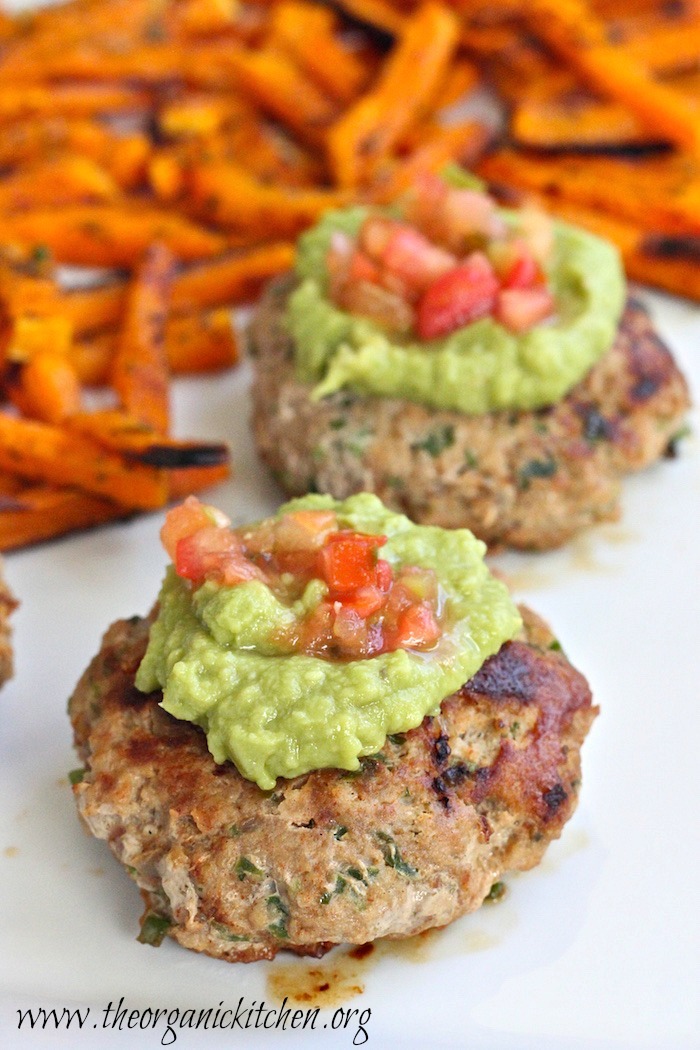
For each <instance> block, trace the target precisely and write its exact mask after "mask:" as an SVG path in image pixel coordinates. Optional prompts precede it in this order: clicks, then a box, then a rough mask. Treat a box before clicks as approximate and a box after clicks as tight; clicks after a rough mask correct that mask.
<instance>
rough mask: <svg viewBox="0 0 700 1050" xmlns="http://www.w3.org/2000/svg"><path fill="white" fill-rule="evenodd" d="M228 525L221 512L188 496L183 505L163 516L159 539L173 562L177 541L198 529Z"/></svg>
mask: <svg viewBox="0 0 700 1050" xmlns="http://www.w3.org/2000/svg"><path fill="white" fill-rule="evenodd" d="M214 524H217V525H229V524H230V522H229V519H228V518H227V517H226V515H225V514H222V513H221V511H219V510H216V509H215V508H214V507H209V506H207V505H205V504H204V503H200V501H199V500H198V499H197V497H196V496H188V497H187V499H186V500H185V502H184V503H181V504H179V506H177V507H172V508H171V510H169V511H168V513H167V514H166V515H165V521H164V523H163V527H162V528H161V530H160V539H161V542H162V544H163V546H164V547H165V549H166V551H167V552H168V554H169V556H170V558H171V560H173V561H174V560H175V550H176V548H177V544H178V541H179V540H181V539H183V537H185V536H190V535H191V534H192V533H194V532H198V531H199V529H206V528H209V527H210V526H211V525H214Z"/></svg>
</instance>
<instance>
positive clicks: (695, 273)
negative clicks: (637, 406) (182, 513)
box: [0, 0, 700, 550]
mask: <svg viewBox="0 0 700 1050" xmlns="http://www.w3.org/2000/svg"><path fill="white" fill-rule="evenodd" d="M699 87H700V0H674V2H668V0H589V2H588V3H584V2H583V0H494V2H490V3H487V2H485V0H452V2H447V0H423V2H420V3H415V2H413V0H336V2H334V3H322V2H318V0H69V2H67V3H63V4H60V5H59V6H54V7H49V8H40V9H36V10H34V11H32V12H30V13H25V14H21V15H15V16H12V15H10V14H2V13H0V377H1V381H2V391H3V396H4V400H5V405H4V406H3V409H2V410H1V411H0V550H8V549H11V548H14V547H19V546H24V545H26V544H30V543H33V542H37V541H39V540H44V539H48V538H50V537H53V536H56V535H60V534H62V533H64V532H67V531H70V530H73V529H76V528H84V527H87V526H90V525H94V524H98V523H101V522H104V521H109V520H113V519H117V518H121V517H124V516H127V515H129V514H133V513H136V512H140V511H146V510H153V509H157V508H159V507H162V506H164V505H165V504H167V503H168V502H169V501H171V500H173V499H177V498H180V497H182V496H183V495H184V494H186V493H188V492H193V491H199V490H201V489H204V488H206V487H208V486H210V485H213V484H215V483H216V482H218V481H220V480H223V479H224V478H225V477H227V476H228V475H229V471H230V464H229V454H228V450H227V448H226V446H225V445H224V444H212V443H206V442H202V441H197V440H183V439H180V438H176V437H175V436H173V435H172V428H171V424H170V416H169V410H168V405H169V391H170V378H171V376H173V375H178V374H183V373H196V372H202V371H207V370H213V369H220V368H226V367H230V366H231V365H234V364H235V363H236V362H237V361H238V359H239V339H238V336H237V333H236V329H235V327H233V326H232V320H231V307H235V306H238V305H240V304H244V303H249V302H252V301H254V300H255V298H256V296H257V294H258V293H259V291H260V289H261V287H262V286H263V285H264V284H265V282H266V281H267V280H268V279H270V278H271V277H274V276H275V275H277V274H279V273H282V272H284V271H285V270H287V269H289V267H290V266H291V264H292V261H293V251H294V249H293V243H294V239H295V238H296V236H297V235H298V234H299V233H300V232H301V231H302V230H303V229H305V228H306V227H308V226H309V225H310V224H312V223H313V222H314V221H315V220H316V219H317V218H318V217H319V216H320V215H321V214H323V212H324V211H325V210H326V209H328V208H332V207H336V206H342V205H344V204H346V203H348V202H350V201H354V200H362V201H367V202H372V203H388V202H391V201H393V200H395V199H396V198H398V197H400V196H401V194H402V193H404V192H405V191H406V190H407V189H408V188H409V187H410V186H411V185H412V183H413V182H414V181H415V179H416V178H417V177H419V176H420V175H421V173H424V172H439V171H441V170H442V169H443V168H444V167H445V165H446V164H448V163H450V162H457V163H460V164H463V165H466V166H468V167H471V168H473V169H475V170H476V171H477V172H478V173H479V174H480V175H481V176H482V177H483V178H484V179H486V180H487V181H488V183H489V184H490V185H491V186H492V187H493V188H494V189H495V190H496V191H497V192H499V193H500V194H501V195H502V196H503V198H504V199H512V198H513V197H515V198H518V199H522V198H529V199H533V200H536V201H541V202H542V203H543V204H545V205H546V206H547V207H548V208H550V209H551V210H552V211H554V212H556V213H557V214H560V215H561V216H563V217H565V218H568V219H572V220H574V221H576V222H579V223H581V224H582V225H585V226H588V227H590V228H592V229H593V230H595V231H598V232H600V233H602V234H603V235H605V236H607V237H609V238H611V239H612V240H614V241H615V242H616V243H617V244H618V245H619V247H620V249H621V251H622V253H623V256H624V259H625V263H626V266H627V269H628V272H629V274H630V275H631V276H632V277H633V278H635V279H637V280H639V281H642V282H644V283H647V284H650V285H653V286H656V287H659V288H663V289H666V290H669V291H672V292H676V293H679V294H683V295H687V296H690V297H694V298H698V299H700V267H699V266H698V258H699V256H700V176H699V169H698V165H699V163H700V109H699V106H698V95H699V90H698V89H699ZM479 91H482V92H483V91H486V92H487V93H489V94H490V95H491V96H495V97H496V98H497V99H498V101H499V102H500V104H501V108H502V112H503V122H502V125H501V126H500V127H494V126H493V124H491V123H487V122H486V121H485V120H483V119H481V120H480V119H476V118H475V117H474V116H469V115H468V112H469V111H468V109H467V110H464V109H462V108H461V103H462V101H463V100H464V99H465V98H468V97H469V96H470V95H471V94H472V93H473V92H479ZM73 267H89V268H91V269H92V270H94V268H98V272H99V279H98V280H97V283H95V281H94V280H93V282H92V283H91V284H90V285H88V286H83V285H81V287H80V288H75V286H74V273H73V271H72V269H69V270H66V268H73ZM92 276H93V278H94V274H93V275H92ZM93 387H104V388H106V389H107V390H108V391H109V392H110V393H109V395H108V405H107V407H100V408H94V407H89V406H90V405H91V404H93V402H94V398H92V397H91V396H90V394H89V390H90V388H93ZM102 402H104V396H103V397H102Z"/></svg>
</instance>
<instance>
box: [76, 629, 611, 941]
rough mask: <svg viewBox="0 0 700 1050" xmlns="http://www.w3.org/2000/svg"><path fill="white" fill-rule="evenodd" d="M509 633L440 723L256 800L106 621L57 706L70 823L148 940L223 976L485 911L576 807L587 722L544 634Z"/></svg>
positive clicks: (137, 638) (452, 699)
mask: <svg viewBox="0 0 700 1050" xmlns="http://www.w3.org/2000/svg"><path fill="white" fill-rule="evenodd" d="M521 612H522V616H523V621H524V627H523V630H522V632H521V634H520V635H519V636H518V637H517V638H515V639H514V640H512V641H510V642H506V643H505V644H504V645H503V646H502V647H501V648H500V650H499V651H498V652H497V653H496V655H494V656H492V657H490V658H489V659H488V660H487V661H486V663H485V664H484V665H483V666H482V667H481V669H480V670H479V671H478V672H477V673H476V674H475V675H474V676H473V677H472V678H471V679H470V681H469V682H467V683H466V685H464V686H463V687H462V688H461V689H460V690H459V691H458V692H456V693H454V694H453V695H451V696H449V697H448V698H447V699H446V700H444V701H443V703H442V706H441V708H440V712H439V714H438V715H436V716H433V717H426V718H425V719H424V721H423V722H422V723H421V725H420V726H418V727H417V728H416V729H413V730H410V731H409V732H406V733H401V734H397V735H393V736H390V737H388V738H387V739H386V742H385V743H384V745H383V747H382V748H381V750H380V751H379V752H378V753H377V754H375V755H373V756H370V757H367V758H364V759H363V760H362V762H361V765H360V768H359V770H357V771H351V772H348V771H343V770H337V769H322V770H317V771H314V772H311V773H306V774H304V775H302V776H298V777H295V778H294V779H288V780H287V779H283V778H279V779H278V780H277V783H276V785H275V788H274V789H273V790H271V791H264V790H262V789H261V788H259V787H258V786H257V785H256V784H255V783H253V782H252V781H250V780H246V779H244V778H243V777H242V776H241V775H240V774H239V772H238V771H237V770H236V768H235V766H234V765H233V764H232V763H231V762H225V763H223V764H217V763H216V762H215V761H214V759H213V758H212V756H211V754H210V753H209V751H208V750H207V746H206V740H205V736H204V734H203V732H202V731H201V729H199V728H198V727H197V726H195V725H193V724H191V723H189V722H185V721H181V720H178V719H175V718H173V717H172V716H171V715H169V714H168V713H167V712H165V711H164V710H163V709H162V708H161V707H160V706H159V701H160V700H161V697H162V694H161V693H160V692H155V693H152V694H143V693H141V692H139V691H138V690H137V689H136V688H135V685H134V677H135V673H136V670H137V668H138V666H139V664H140V662H141V660H142V658H143V654H144V651H145V648H146V645H147V641H148V633H149V628H150V623H151V621H150V620H149V619H144V618H141V617H134V618H132V619H131V620H124V621H119V622H117V623H116V624H114V625H113V626H112V627H111V628H110V629H109V631H108V632H107V634H106V636H105V638H104V642H103V645H102V648H101V650H100V652H99V653H98V655H97V656H96V657H95V658H94V660H93V661H92V663H91V664H90V666H89V667H88V669H87V670H86V671H85V673H84V675H83V676H82V678H81V680H80V682H79V683H78V685H77V687H76V689H75V692H74V693H73V696H72V698H71V700H70V704H69V711H70V717H71V720H72V724H73V729H74V735H75V743H76V747H77V749H78V752H79V754H80V756H81V759H82V761H83V762H84V763H85V770H84V773H83V775H82V779H80V780H79V782H78V783H76V784H75V785H74V788H73V790H74V793H75V797H76V802H77V806H78V810H79V813H80V816H81V818H82V820H83V821H84V823H85V824H86V826H87V828H88V829H89V830H90V831H91V832H92V834H94V835H95V836H97V837H98V838H103V839H105V840H106V841H107V842H108V844H109V847H110V849H111V850H112V852H113V853H114V854H115V856H116V857H117V858H118V859H119V860H120V861H121V862H122V863H123V864H124V865H125V866H126V867H127V870H128V872H129V874H130V875H131V876H132V877H133V878H134V879H135V881H136V882H137V884H138V885H139V887H140V889H141V892H142V895H143V898H144V901H145V903H146V912H145V915H144V918H143V920H142V933H141V938H142V939H143V940H146V941H149V942H150V943H157V942H158V941H159V940H160V938H161V937H162V936H163V935H164V934H165V933H167V934H168V935H169V936H171V937H173V938H174V939H175V940H177V941H179V942H180V943H181V944H182V945H184V946H186V947H188V948H192V949H194V950H196V951H202V952H206V953H207V954H209V955H213V956H216V957H220V958H223V959H227V960H230V961H245V962H250V961H253V960H258V959H271V958H273V957H274V956H275V955H276V954H277V952H278V951H280V949H289V950H291V951H294V952H296V953H298V954H300V955H313V956H319V955H321V954H323V953H324V952H325V951H327V950H328V949H329V948H331V947H332V946H333V945H335V944H339V943H341V942H350V943H355V944H359V943H364V942H367V941H370V940H373V939H375V938H378V937H389V938H398V937H408V936H411V935H413V934H417V933H420V932H421V931H422V930H426V929H429V928H431V927H435V926H443V925H445V924H446V923H448V922H451V921H452V920H453V919H455V918H457V917H458V916H460V915H462V914H464V913H466V912H469V911H473V910H474V909H476V908H478V907H479V906H480V905H481V903H482V902H483V900H484V899H485V897H486V896H487V895H488V893H489V890H490V889H491V887H492V885H493V884H494V882H496V881H498V880H499V879H500V878H501V877H502V876H503V875H504V873H506V872H508V871H512V870H524V869H528V868H531V867H533V866H534V865H535V864H537V863H538V861H539V860H540V859H541V857H542V855H543V853H544V851H545V849H546V847H547V845H548V843H549V842H550V841H551V840H552V839H553V838H557V837H558V836H559V834H560V832H561V830H562V827H563V825H564V823H565V822H566V820H567V819H568V818H569V817H570V816H571V814H572V812H573V810H574V807H575V805H576V800H577V794H578V786H579V782H580V747H581V744H582V741H583V739H584V737H585V736H586V733H587V731H588V729H589V727H590V725H591V722H592V720H593V718H594V717H595V714H596V708H595V707H593V706H592V705H591V696H590V691H589V688H588V686H587V683H586V681H585V679H584V678H583V677H582V676H581V674H579V672H577V671H576V670H575V669H574V668H573V667H572V666H571V664H570V663H569V662H568V661H567V659H566V658H565V656H564V655H563V653H562V652H561V648H560V646H559V645H558V643H557V642H556V640H555V639H554V638H553V636H552V634H551V632H550V631H549V629H548V628H547V627H546V625H545V624H544V623H543V622H542V621H541V620H539V619H538V618H537V617H536V616H535V615H534V614H532V613H531V612H529V611H528V610H527V609H522V610H521Z"/></svg>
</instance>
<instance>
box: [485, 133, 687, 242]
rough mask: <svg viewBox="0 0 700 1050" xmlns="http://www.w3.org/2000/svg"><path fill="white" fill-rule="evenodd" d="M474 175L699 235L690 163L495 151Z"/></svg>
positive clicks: (647, 226)
mask: <svg viewBox="0 0 700 1050" xmlns="http://www.w3.org/2000/svg"><path fill="white" fill-rule="evenodd" d="M477 172H478V174H480V175H481V176H482V177H483V178H485V179H487V180H490V181H492V182H495V183H499V184H501V185H508V184H510V185H512V186H514V187H517V188H520V189H524V190H529V191H532V192H534V193H550V194H554V193H556V196H557V197H561V199H562V200H567V201H569V202H571V203H572V204H580V205H581V206H583V207H587V208H601V209H602V210H603V211H606V210H607V211H610V210H612V209H614V210H615V212H616V213H617V214H618V215H619V216H621V217H622V218H624V219H628V220H629V221H630V222H633V223H638V224H639V226H640V228H642V229H648V230H650V231H653V230H656V231H657V232H659V233H668V234H681V235H683V234H685V235H687V236H691V235H693V236H700V170H699V169H698V166H697V165H696V164H695V162H693V161H692V160H690V161H688V160H687V159H681V160H680V161H676V159H675V158H672V159H671V160H670V161H666V160H665V159H663V158H662V159H658V160H655V161H653V162H652V161H647V162H646V163H645V164H644V166H640V165H638V164H630V163H626V162H625V161H623V160H618V159H616V158H595V159H590V160H589V159H587V158H586V159H581V158H577V157H561V158H560V157H557V158H556V159H555V160H553V159H552V158H546V157H545V158H542V157H535V156H528V155H525V154H522V153H516V152H515V151H511V150H499V151H498V152H495V153H492V154H490V155H489V156H487V157H484V158H483V160H481V161H480V163H479V164H478V166H477ZM611 187H612V191H613V193H614V196H612V197H611Z"/></svg>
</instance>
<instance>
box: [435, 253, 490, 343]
mask: <svg viewBox="0 0 700 1050" xmlns="http://www.w3.org/2000/svg"><path fill="white" fill-rule="evenodd" d="M499 289H500V284H499V281H498V278H497V277H496V273H495V271H494V269H493V266H492V265H491V263H490V262H489V261H488V259H487V258H486V256H485V255H484V254H483V253H482V252H473V253H472V254H471V255H470V256H469V257H468V258H467V260H466V261H465V262H464V263H462V264H461V265H460V266H457V267H455V269H454V270H450V271H449V273H446V274H444V275H443V276H442V277H439V278H438V279H437V281H435V282H434V283H433V284H431V286H430V287H429V288H428V290H427V291H426V293H425V294H424V295H423V297H422V298H421V300H420V302H419V303H418V311H417V329H418V334H419V336H420V337H421V339H437V338H438V337H439V336H443V335H449V334H450V333H451V332H454V331H456V329H458V328H462V327H463V326H464V325H466V324H470V323H471V322H472V321H476V320H478V319H479V318H480V317H486V316H488V315H489V314H490V313H492V311H493V308H494V306H495V305H496V297H497V295H498V292H499Z"/></svg>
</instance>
